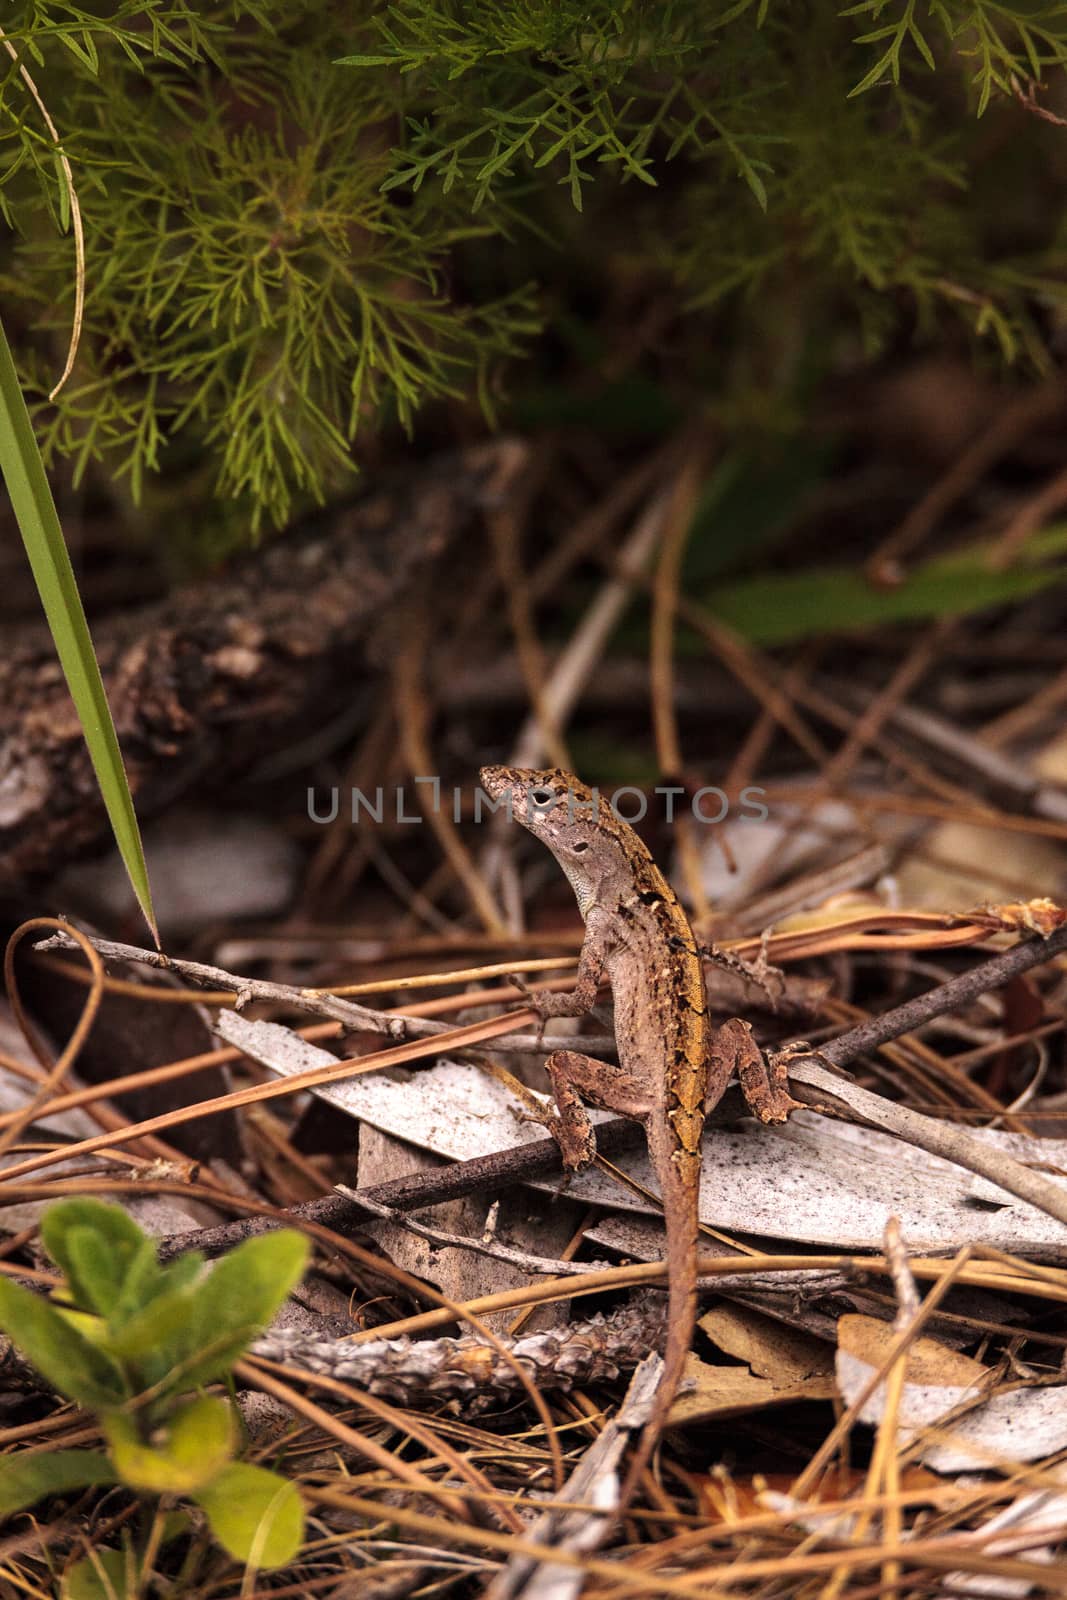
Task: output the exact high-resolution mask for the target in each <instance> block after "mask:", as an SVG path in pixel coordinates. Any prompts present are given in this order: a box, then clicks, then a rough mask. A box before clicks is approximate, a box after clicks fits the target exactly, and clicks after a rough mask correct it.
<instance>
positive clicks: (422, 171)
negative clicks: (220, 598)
mask: <svg viewBox="0 0 1067 1600" xmlns="http://www.w3.org/2000/svg"><path fill="white" fill-rule="evenodd" d="M105 9H106V8H105ZM4 32H5V38H6V40H7V42H8V43H9V44H10V46H11V48H12V49H14V50H15V51H16V53H17V55H18V59H19V62H20V63H23V64H26V65H27V66H28V69H29V70H31V72H32V75H33V78H34V82H35V85H36V88H37V91H38V92H39V94H40V97H41V104H42V105H43V106H45V107H46V108H48V109H49V114H50V115H51V117H52V119H53V122H54V123H55V125H56V127H57V129H58V134H59V139H60V141H61V144H62V149H63V151H64V153H65V155H66V156H67V158H68V159H69V161H70V165H71V170H72V172H73V177H74V183H75V185H76V189H77V192H78V194H79V197H80V200H81V208H82V213H83V216H84V222H85V238H86V261H85V287H86V300H85V307H86V309H85V323H84V329H83V333H82V340H81V348H80V353H79V356H78V360H77V363H76V365H75V369H74V372H73V375H72V377H71V379H70V381H69V382H68V383H67V384H66V386H65V387H64V388H63V389H62V391H61V392H60V393H59V395H58V396H57V397H56V399H55V402H54V404H53V403H51V402H48V401H45V400H44V398H43V397H44V396H45V395H47V394H48V393H49V391H50V390H51V388H52V386H53V383H54V381H55V378H56V376H57V373H58V370H59V369H60V367H61V366H62V351H63V350H65V348H66V343H67V336H68V333H69V326H70V321H71V310H72V307H73V303H74V298H75V272H74V263H73V251H72V249H71V246H70V241H69V238H68V236H67V231H66V230H67V229H68V227H69V220H70V219H69V204H68V199H67V197H66V192H65V185H64V182H63V181H62V178H61V176H60V174H59V173H58V172H57V169H56V164H55V156H56V146H55V143H54V141H53V140H52V138H51V136H50V135H49V134H48V132H47V130H46V126H45V124H44V122H43V119H42V116H41V115H40V113H39V111H38V108H37V106H36V105H35V104H34V102H33V100H32V98H31V96H30V93H29V90H28V88H27V85H26V83H25V82H24V80H23V79H22V77H21V76H20V75H19V73H17V72H14V71H12V72H9V73H8V75H7V77H6V78H5V79H4V80H3V82H2V83H0V208H2V209H3V211H4V214H5V215H6V216H7V218H8V220H9V221H10V223H11V224H12V228H13V230H14V231H13V233H12V236H11V242H10V244H9V246H8V251H7V255H6V258H5V257H4V256H3V255H0V294H2V295H3V296H4V297H5V304H6V307H7V308H8V309H9V312H10V314H11V316H13V317H14V316H17V318H18V324H19V334H20V336H19V338H18V341H17V353H18V360H19V368H20V373H21V375H22V377H23V380H24V381H26V382H31V383H33V385H34V387H35V391H36V392H37V393H38V394H39V395H40V396H41V397H42V398H41V401H40V404H39V407H38V410H37V413H36V417H35V422H36V426H37V429H38V432H39V435H40V437H41V439H42V442H43V444H44V446H45V448H46V450H47V451H50V452H52V453H53V454H54V455H56V456H65V457H67V458H68V459H69V460H70V461H71V462H72V463H73V465H74V468H75V470H76V472H77V473H83V472H85V471H86V470H87V469H88V468H89V466H90V465H91V464H93V463H100V464H101V465H102V466H103V467H105V468H106V470H107V471H108V472H110V473H112V474H114V475H119V476H121V477H122V478H124V479H125V481H126V482H127V483H128V484H129V486H130V488H131V490H132V492H133V496H134V498H135V499H136V498H137V497H139V496H141V495H146V496H150V497H151V498H152V499H153V500H154V503H155V505H156V506H157V507H159V509H160V513H161V515H162V514H165V513H166V514H167V526H168V527H173V526H174V523H175V518H174V516H173V515H172V514H169V513H170V512H171V511H172V509H173V508H174V507H175V505H180V508H181V512H182V514H183V518H184V520H186V521H187V522H189V523H190V524H197V523H200V524H203V523H204V522H205V520H206V519H205V515H204V511H203V508H204V507H205V506H206V505H208V504H210V507H211V509H210V518H212V519H214V524H213V525H214V526H215V528H216V529H218V528H219V519H220V518H222V517H223V516H224V514H225V513H224V507H225V505H226V503H227V502H230V503H232V505H233V506H234V507H235V508H237V509H236V512H235V513H234V517H233V521H232V523H231V524H230V527H229V539H230V542H231V543H232V542H236V541H237V540H238V539H240V538H241V537H247V530H248V528H249V526H251V527H252V528H255V527H256V526H258V525H259V524H260V523H261V522H262V521H264V520H273V521H275V522H281V521H283V520H284V519H285V518H286V517H287V516H288V515H289V514H290V512H291V510H292V508H293V506H294V504H296V505H300V504H303V503H306V502H309V501H312V500H314V499H321V498H323V497H325V496H328V495H330V494H333V493H335V492H338V491H339V490H341V489H343V488H345V487H346V486H347V484H348V483H349V482H350V480H351V476H352V473H353V471H354V448H355V446H356V443H357V439H358V435H359V433H360V431H361V430H364V429H372V430H373V429H378V430H381V429H388V428H389V427H390V426H391V425H393V424H394V423H399V424H400V425H401V426H403V427H405V428H411V427H412V426H413V425H414V421H415V419H416V417H417V416H418V415H419V413H420V411H421V410H422V409H424V408H425V407H426V406H427V405H428V404H431V403H433V402H435V401H442V400H450V401H455V400H457V399H460V400H462V399H464V398H466V397H468V396H470V397H477V399H478V401H479V403H480V404H481V405H482V407H483V408H484V409H485V410H486V411H488V412H489V413H493V412H494V410H495V409H497V408H498V407H499V405H500V403H501V399H500V395H501V385H502V382H503V380H504V378H505V377H508V376H509V375H510V377H511V379H512V380H514V377H515V373H516V371H517V370H518V369H517V360H516V358H518V357H521V358H522V359H523V360H524V361H526V362H527V366H526V367H525V369H524V370H523V373H522V378H521V382H520V383H514V381H513V387H514V388H516V389H517V390H518V391H519V393H518V396H517V398H518V400H519V401H520V402H521V400H522V398H523V391H526V392H529V390H530V388H531V386H532V387H533V388H535V389H536V388H537V386H538V385H539V384H543V382H544V379H545V374H546V373H548V372H551V373H553V374H554V373H555V367H554V364H553V363H554V362H555V361H557V360H558V354H559V341H560V339H561V338H563V339H566V338H567V337H568V334H569V331H570V330H572V329H573V327H574V325H575V322H576V320H577V317H578V316H584V317H586V318H588V317H589V315H590V313H589V311H588V307H589V306H590V305H591V304H594V305H595V304H599V303H602V302H605V301H608V302H611V301H612V298H613V296H617V295H618V293H619V291H620V287H621V288H622V289H623V290H624V291H625V292H624V299H623V303H622V305H620V306H619V310H618V312H617V313H616V314H617V315H618V316H619V317H620V318H621V319H622V320H623V322H624V325H625V320H626V317H627V311H626V307H627V306H630V305H633V304H637V305H639V306H640V305H642V304H644V303H645V302H646V301H647V300H648V299H650V298H651V297H653V296H658V297H660V298H661V300H662V301H663V302H664V303H665V304H666V305H668V306H669V307H670V308H671V326H670V332H671V333H672V334H673V340H672V342H671V343H670V344H669V346H668V348H669V349H670V350H671V352H672V366H671V379H672V400H673V401H674V402H675V403H676V404H677V405H678V406H680V407H681V409H683V410H684V409H686V408H692V407H694V406H704V407H707V406H709V405H710V406H711V407H713V408H716V409H718V411H719V412H720V414H721V415H722V416H723V417H724V418H725V419H726V420H727V421H729V422H733V423H737V422H738V421H740V422H745V421H749V422H751V421H755V422H757V423H758V424H761V425H764V426H771V427H774V426H776V425H779V426H780V425H781V423H782V418H783V416H785V417H788V416H789V415H791V414H794V412H791V410H790V408H791V407H794V408H795V403H796V395H795V387H796V385H797V384H798V383H799V382H800V377H799V373H798V370H797V369H798V368H801V367H803V368H804V369H805V370H808V369H810V366H811V364H812V362H814V361H817V362H821V363H822V366H823V368H824V369H825V368H826V367H827V366H829V365H831V364H832V363H833V361H834V359H835V355H836V354H838V353H841V354H843V355H844V356H845V357H846V358H851V357H852V354H853V350H854V346H855V342H856V337H857V334H858V335H859V336H860V338H861V339H862V341H863V343H864V344H865V346H866V347H867V348H869V349H877V348H880V347H884V346H885V345H886V344H887V343H889V342H890V341H891V340H893V339H894V338H897V337H899V336H900V335H901V334H903V335H905V336H916V335H918V336H927V335H930V334H934V333H936V332H938V331H940V330H942V329H944V328H946V327H947V328H949V329H950V330H951V329H954V328H955V327H957V326H959V325H962V327H963V328H964V329H965V330H966V334H967V336H968V338H969V339H971V340H972V341H973V342H974V344H975V345H976V347H977V348H979V349H986V350H988V351H989V352H990V355H991V357H992V358H993V359H995V360H998V361H1001V362H1013V361H1024V362H1026V363H1027V364H1028V365H1030V366H1040V365H1042V364H1043V363H1045V362H1046V361H1047V359H1048V355H1047V345H1048V341H1049V339H1050V337H1053V336H1054V330H1055V328H1056V327H1057V326H1058V324H1059V321H1060V320H1061V318H1062V308H1063V302H1064V299H1065V296H1067V288H1065V275H1064V253H1063V230H1062V225H1061V223H1060V221H1059V217H1060V209H1061V208H1060V207H1059V206H1058V205H1057V204H1056V203H1055V201H1056V197H1057V196H1058V193H1059V186H1060V183H1059V166H1058V163H1059V154H1058V150H1059V144H1060V143H1061V142H1062V130H1059V129H1056V128H1053V127H1052V126H1050V123H1049V121H1048V120H1047V119H1045V117H1044V115H1043V114H1044V113H1045V112H1046V111H1047V112H1049V113H1050V114H1051V116H1052V119H1053V120H1055V110H1054V105H1053V106H1050V104H1049V99H1050V96H1049V93H1048V92H1049V91H1050V90H1052V89H1054V88H1055V86H1056V85H1057V83H1062V79H1063V73H1064V68H1065V66H1067V20H1065V16H1064V14H1063V11H1062V7H1060V6H1059V5H1056V4H1051V3H1041V0H1033V3H1028V4H1026V5H1008V4H1005V3H1004V0H860V3H858V4H852V5H850V6H847V7H844V8H842V9H841V10H839V11H838V10H835V8H833V7H831V6H827V5H825V4H821V3H817V0H800V3H798V4H796V5H794V6H790V7H785V6H778V5H773V4H771V3H770V0H720V3H718V4H714V3H711V4H709V3H707V0H659V3H657V4H655V5H650V4H646V3H644V0H478V3H477V4H472V5H463V6H459V5H455V4H453V3H452V0H395V3H394V4H392V5H389V6H387V7H383V6H380V5H373V4H371V3H369V0H358V3H357V4H355V5H353V6H351V7H348V8H345V9H344V10H343V12H338V9H337V8H336V7H332V6H329V5H327V4H325V0H300V3H298V4H297V5H296V6H295V7H294V6H292V5H290V6H282V5H281V3H280V0H236V3H235V4H234V5H232V6H231V5H230V4H229V3H228V0H227V3H225V4H224V3H223V0H211V3H208V4H205V5H203V6H195V7H194V6H192V5H191V4H189V0H127V3H126V4H124V5H123V6H122V7H121V8H117V9H112V10H110V11H109V12H108V14H104V15H102V14H99V12H92V11H85V10H82V9H81V8H79V7H77V6H73V5H70V4H68V3H66V0H63V3H60V0H33V3H32V4H31V3H30V0H14V4H13V6H12V7H11V14H10V15H9V16H7V17H5V21H4ZM576 308H578V311H577V316H576ZM633 320H634V323H635V326H636V324H637V323H639V321H640V319H639V318H636V319H633ZM657 326H659V324H658V323H657ZM542 327H545V329H546V331H547V332H548V333H549V335H550V338H548V339H546V340H544V341H543V342H542V343H539V339H540V332H539V330H540V329H541V328H542ZM665 338H666V335H665V334H661V335H660V336H659V337H658V338H657V341H656V344H657V348H663V347H664V340H665ZM624 343H625V344H626V346H627V347H629V346H632V347H633V352H634V353H633V356H632V359H633V361H634V362H635V363H637V362H639V361H641V360H642V359H643V358H647V367H646V370H645V371H644V373H643V376H644V377H645V378H646V379H647V378H648V377H650V376H653V377H654V376H655V357H654V355H652V354H650V353H649V352H648V351H647V349H643V348H642V345H641V341H640V339H637V338H634V339H627V340H625V341H624ZM578 359H580V360H581V361H582V362H583V363H584V369H585V370H587V369H588V366H589V365H591V364H595V359H596V352H595V349H590V345H589V341H588V339H587V342H586V345H585V347H584V353H583V354H582V355H581V356H580V357H579V358H578ZM539 360H540V365H539V364H538V363H539ZM769 373H770V374H773V375H774V376H773V379H772V380H771V381H770V382H768V378H767V374H769ZM559 387H560V388H561V389H562V390H563V391H564V392H566V390H567V384H566V382H564V383H563V384H561V385H560V386H559ZM572 387H573V386H572ZM585 387H588V386H585ZM776 407H777V409H776ZM157 474H158V475H159V477H158V478H157V477H156V475H157ZM153 480H154V481H155V485H156V487H155V488H154V489H153V487H152V482H153ZM168 487H169V490H170V495H171V498H170V500H169V501H167V500H166V499H165V498H164V495H165V494H166V492H167V489H168ZM194 507H198V510H194Z"/></svg>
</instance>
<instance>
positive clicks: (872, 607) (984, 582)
mask: <svg viewBox="0 0 1067 1600" xmlns="http://www.w3.org/2000/svg"><path fill="white" fill-rule="evenodd" d="M1065 577H1067V574H1065V573H1064V572H1063V571H1062V570H1055V569H1054V570H1051V571H1041V570H1036V571H1035V570H1027V569H1025V568H1013V569H1012V570H1011V571H1010V572H995V571H991V570H989V569H988V568H984V567H982V566H981V565H978V564H975V565H974V566H972V567H971V568H970V569H969V570H968V569H966V568H962V569H961V567H960V566H959V565H958V563H951V564H950V563H948V562H937V563H935V562H930V563H929V564H928V566H926V567H924V568H921V569H920V570H919V571H918V572H916V573H915V574H914V575H913V576H912V577H910V578H908V579H907V580H906V581H905V582H904V583H902V584H900V586H899V587H898V588H895V589H880V588H876V587H875V586H874V585H873V584H872V583H871V582H870V581H869V580H868V579H867V578H866V576H865V575H864V574H863V572H860V571H856V570H855V569H853V568H842V567H831V568H809V569H808V571H806V572H797V573H769V574H766V575H764V576H762V577H758V578H749V579H746V580H745V581H743V582H739V583H734V584H726V585H723V586H722V587H719V588H716V589H715V590H714V591H713V593H712V594H711V595H710V596H709V600H708V606H709V609H710V610H711V611H713V612H714V614H715V616H716V617H718V618H719V620H720V621H722V622H726V623H728V624H729V625H730V626H731V627H733V628H736V629H737V631H738V632H739V633H742V634H744V636H745V637H746V638H747V639H750V640H752V642H753V643H755V644H762V645H778V644H787V643H790V642H792V641H794V640H797V639H806V638H810V637H812V636H813V635H816V634H824V633H855V632H857V631H858V630H860V629H863V628H873V627H878V626H880V625H881V624H884V623H892V622H912V621H916V620H919V619H922V618H929V617H942V616H945V617H949V616H966V615H969V614H970V613H972V612H975V611H982V610H985V609H986V608H987V607H989V606H996V605H1004V604H1006V603H1008V602H1009V601H1013V600H1021V599H1025V598H1026V597H1027V596H1028V595H1032V594H1036V593H1038V591H1039V590H1041V589H1045V588H1048V587H1049V586H1050V585H1052V584H1055V583H1062V582H1063V581H1064V579H1065Z"/></svg>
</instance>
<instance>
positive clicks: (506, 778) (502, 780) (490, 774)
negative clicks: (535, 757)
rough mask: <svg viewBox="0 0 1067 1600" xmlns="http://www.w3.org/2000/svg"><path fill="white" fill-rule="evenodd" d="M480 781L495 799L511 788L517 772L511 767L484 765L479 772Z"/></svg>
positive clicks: (487, 792)
mask: <svg viewBox="0 0 1067 1600" xmlns="http://www.w3.org/2000/svg"><path fill="white" fill-rule="evenodd" d="M478 779H479V782H480V783H481V786H482V788H483V789H484V790H485V792H486V794H488V795H491V796H492V798H493V799H494V800H499V799H500V796H501V795H502V794H504V793H506V791H507V790H508V789H510V788H511V787H512V785H513V783H514V781H515V774H514V773H513V771H512V770H511V768H510V767H483V768H482V770H481V772H479V774H478Z"/></svg>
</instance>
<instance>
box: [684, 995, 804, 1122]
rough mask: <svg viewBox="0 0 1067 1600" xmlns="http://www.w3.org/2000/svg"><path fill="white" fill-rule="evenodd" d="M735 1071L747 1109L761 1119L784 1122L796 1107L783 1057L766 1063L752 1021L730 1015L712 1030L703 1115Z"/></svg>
mask: <svg viewBox="0 0 1067 1600" xmlns="http://www.w3.org/2000/svg"><path fill="white" fill-rule="evenodd" d="M735 1072H736V1073H737V1078H738V1082H739V1083H740V1085H741V1092H742V1094H743V1095H744V1097H745V1099H746V1101H747V1102H748V1105H749V1108H750V1110H751V1111H752V1113H753V1115H754V1116H757V1117H758V1118H759V1120H760V1121H761V1122H768V1123H769V1122H785V1120H786V1118H787V1117H788V1116H789V1113H790V1112H791V1111H796V1110H797V1109H798V1108H799V1106H800V1101H799V1100H794V1099H793V1096H792V1095H791V1094H790V1093H789V1077H788V1074H787V1072H786V1063H785V1061H784V1060H781V1059H779V1060H776V1059H775V1058H774V1057H772V1058H771V1063H770V1065H769V1066H768V1063H767V1058H766V1057H765V1056H764V1054H763V1051H762V1050H761V1049H760V1047H759V1045H758V1044H757V1043H756V1041H755V1039H754V1038H753V1037H752V1027H751V1024H750V1023H748V1022H745V1021H744V1020H743V1019H742V1018H741V1017H731V1018H730V1019H729V1021H728V1022H724V1023H723V1024H722V1025H721V1027H718V1028H716V1029H715V1030H714V1031H713V1033H712V1036H711V1045H710V1049H709V1063H708V1092H707V1097H706V1099H705V1102H704V1109H705V1115H709V1114H710V1113H711V1112H712V1111H713V1110H714V1108H715V1107H716V1105H718V1103H719V1101H720V1100H721V1099H722V1096H723V1094H724V1093H725V1091H726V1086H727V1084H728V1083H729V1081H730V1079H731V1078H732V1077H733V1075H734V1073H735Z"/></svg>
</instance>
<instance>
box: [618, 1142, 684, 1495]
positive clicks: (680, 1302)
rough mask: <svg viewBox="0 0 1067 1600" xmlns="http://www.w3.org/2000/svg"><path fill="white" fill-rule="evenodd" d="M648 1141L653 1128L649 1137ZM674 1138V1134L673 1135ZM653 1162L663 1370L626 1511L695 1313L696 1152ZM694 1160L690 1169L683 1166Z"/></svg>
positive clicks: (673, 1391)
mask: <svg viewBox="0 0 1067 1600" xmlns="http://www.w3.org/2000/svg"><path fill="white" fill-rule="evenodd" d="M649 1142H650V1144H651V1142H652V1141H651V1134H650V1140H649ZM671 1143H673V1139H672V1140H671ZM658 1153H659V1152H656V1151H653V1152H652V1154H653V1162H654V1165H655V1167H656V1169H657V1173H658V1175H659V1177H660V1183H661V1189H662V1199H663V1211H664V1221H665V1223H666V1228H667V1266H668V1271H669V1274H670V1281H669V1284H668V1290H667V1338H666V1344H665V1346H664V1352H663V1376H662V1378H661V1379H660V1383H659V1386H658V1388H657V1389H656V1394H655V1398H654V1400H653V1402H652V1410H651V1412H650V1413H649V1417H648V1421H647V1422H646V1423H645V1425H644V1427H643V1428H642V1430H641V1437H640V1438H639V1439H638V1441H637V1446H636V1449H635V1450H634V1453H633V1457H632V1459H631V1461H630V1465H629V1468H628V1470H627V1473H626V1477H625V1478H624V1480H623V1485H622V1491H621V1494H620V1497H619V1509H618V1513H617V1514H618V1515H619V1516H620V1517H621V1516H625V1514H626V1512H627V1511H628V1510H629V1507H630V1502H631V1501H632V1500H633V1497H634V1495H635V1493H636V1491H637V1487H638V1485H639V1483H640V1481H641V1477H642V1475H643V1473H644V1471H645V1468H646V1467H647V1466H648V1464H649V1461H650V1460H651V1459H652V1452H653V1450H654V1449H655V1448H656V1444H657V1442H658V1440H659V1438H660V1435H661V1434H662V1432H663V1429H664V1426H665V1424H666V1421H667V1417H668V1415H669V1413H670V1409H671V1407H672V1405H673V1404H674V1401H675V1398H676V1397H677V1394H678V1389H679V1387H680V1385H681V1381H682V1378H683V1376H684V1373H685V1362H686V1357H687V1356H688V1354H689V1352H690V1349H691V1348H692V1344H693V1334H694V1332H695V1331H696V1319H697V1292H696V1282H697V1246H698V1239H699V1232H700V1222H699V1213H698V1210H697V1203H698V1201H697V1196H698V1184H699V1160H700V1158H699V1156H697V1157H696V1158H695V1161H694V1158H693V1157H692V1156H690V1155H688V1154H687V1153H686V1152H684V1151H681V1150H679V1149H678V1148H677V1146H675V1147H674V1149H672V1150H671V1152H670V1154H669V1155H668V1156H667V1159H666V1160H665V1161H659V1160H656V1159H655V1157H656V1156H657V1155H658ZM690 1166H692V1168H693V1170H692V1171H687V1170H686V1169H687V1167H690Z"/></svg>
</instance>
